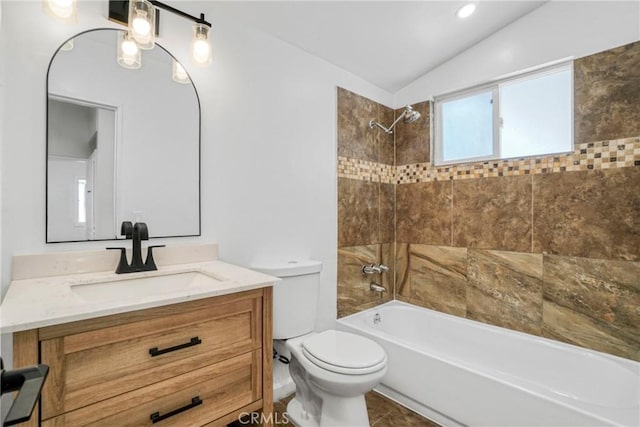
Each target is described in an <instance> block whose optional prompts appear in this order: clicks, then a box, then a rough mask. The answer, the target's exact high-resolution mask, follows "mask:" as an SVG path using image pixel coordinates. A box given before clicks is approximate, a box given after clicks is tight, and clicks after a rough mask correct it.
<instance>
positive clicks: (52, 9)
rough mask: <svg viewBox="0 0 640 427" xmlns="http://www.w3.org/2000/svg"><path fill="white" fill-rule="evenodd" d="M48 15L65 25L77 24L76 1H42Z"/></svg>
mask: <svg viewBox="0 0 640 427" xmlns="http://www.w3.org/2000/svg"><path fill="white" fill-rule="evenodd" d="M44 10H45V11H46V12H47V14H48V15H50V16H52V17H54V18H56V19H59V20H60V21H63V22H67V23H75V22H78V3H77V0H44Z"/></svg>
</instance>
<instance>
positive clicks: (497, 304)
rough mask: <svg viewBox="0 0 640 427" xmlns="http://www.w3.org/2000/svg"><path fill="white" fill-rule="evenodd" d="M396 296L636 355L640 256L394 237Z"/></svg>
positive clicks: (639, 346) (639, 340) (639, 329)
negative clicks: (441, 243)
mask: <svg viewBox="0 0 640 427" xmlns="http://www.w3.org/2000/svg"><path fill="white" fill-rule="evenodd" d="M396 263H397V271H396V274H397V275H396V280H397V282H396V283H397V293H396V297H397V298H398V299H400V300H402V301H406V302H409V303H412V304H416V305H419V306H422V307H426V308H430V309H433V310H438V311H441V312H444V313H448V314H453V315H456V316H461V317H466V318H468V319H473V320H477V321H480V322H484V323H489V324H492V325H496V326H501V327H504V328H509V329H513V330H516V331H520V332H526V333H529V334H533V335H538V336H543V337H547V338H551V339H554V340H558V341H563V342H567V343H570V344H574V345H579V346H582V347H587V348H591V349H594V350H598V351H603V352H606V353H610V354H615V355H617V356H621V357H626V358H629V359H633V360H639V361H640V310H638V308H639V307H640V262H633V261H612V260H602V259H592V258H578V257H565V256H557V255H542V254H535V253H523V252H508V251H496V250H484V249H467V248H455V247H451V246H430V245H422V244H398V255H397V260H396Z"/></svg>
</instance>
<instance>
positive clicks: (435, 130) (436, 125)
mask: <svg viewBox="0 0 640 427" xmlns="http://www.w3.org/2000/svg"><path fill="white" fill-rule="evenodd" d="M563 70H568V71H569V72H570V75H571V84H570V86H571V87H570V91H571V107H570V108H571V112H570V115H571V119H570V134H571V135H570V148H569V151H556V152H552V153H541V154H535V155H528V156H518V157H502V155H501V151H502V117H501V116H500V88H501V87H502V86H503V85H505V84H510V83H517V82H521V81H526V80H530V79H532V78H535V77H543V76H545V75H548V74H553V73H556V72H559V71H563ZM574 84H575V83H574V73H573V58H569V59H563V60H560V61H556V62H553V63H549V64H545V65H542V66H539V67H534V68H529V69H527V70H523V71H518V72H516V73H511V74H508V75H505V76H502V77H499V78H496V79H494V80H490V81H488V82H485V83H481V84H477V85H474V86H471V87H468V88H465V89H461V90H457V91H453V92H447V93H444V94H441V95H438V96H434V97H433V111H434V114H433V115H432V118H431V121H432V122H431V129H432V132H431V133H432V135H431V140H432V141H433V143H432V144H431V152H432V153H433V165H434V166H450V165H458V164H465V163H474V162H485V161H490V160H508V159H521V158H530V157H540V156H552V155H558V154H566V153H570V152H572V151H573V145H574V120H573V118H572V117H573V114H574V102H575V100H574V98H575V93H574ZM486 92H492V96H493V121H492V125H493V144H492V145H493V153H492V154H490V155H488V156H481V157H466V158H464V159H455V160H447V161H444V160H443V159H442V156H443V154H444V150H443V145H442V142H443V141H442V104H443V103H445V102H448V101H455V100H457V99H462V98H466V97H469V96H472V95H476V94H479V93H486Z"/></svg>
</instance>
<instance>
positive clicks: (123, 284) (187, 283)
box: [71, 271, 224, 302]
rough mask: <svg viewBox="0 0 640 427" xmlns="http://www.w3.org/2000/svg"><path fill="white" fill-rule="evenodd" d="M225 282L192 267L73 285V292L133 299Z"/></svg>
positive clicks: (97, 299) (88, 297)
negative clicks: (168, 272)
mask: <svg viewBox="0 0 640 427" xmlns="http://www.w3.org/2000/svg"><path fill="white" fill-rule="evenodd" d="M222 283H224V281H223V280H219V279H217V278H214V277H212V276H210V275H207V274H203V273H199V272H197V271H190V272H186V273H175V274H168V275H161V276H152V277H139V278H133V279H124V280H115V281H109V282H97V283H95V282H94V283H80V284H75V285H71V292H73V293H74V294H76V295H78V296H79V297H80V298H82V299H83V300H85V301H86V302H104V301H115V300H119V301H131V300H135V299H141V298H142V299H148V298H149V297H155V296H156V295H157V296H167V294H177V295H182V294H184V293H185V292H188V291H189V290H193V289H201V288H211V289H214V288H215V285H219V284H222Z"/></svg>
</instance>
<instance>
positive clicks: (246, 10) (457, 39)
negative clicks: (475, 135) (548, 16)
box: [213, 0, 545, 93]
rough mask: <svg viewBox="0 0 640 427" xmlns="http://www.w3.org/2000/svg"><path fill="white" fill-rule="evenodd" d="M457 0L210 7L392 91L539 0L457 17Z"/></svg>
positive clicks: (483, 5)
mask: <svg viewBox="0 0 640 427" xmlns="http://www.w3.org/2000/svg"><path fill="white" fill-rule="evenodd" d="M465 3H467V1H461V0H446V1H234V2H216V3H215V10H216V11H224V12H225V14H226V15H228V16H230V17H232V18H233V19H235V20H237V21H239V22H242V23H244V24H246V25H248V26H251V27H254V28H257V29H259V30H261V31H264V32H266V33H268V34H271V35H273V36H274V37H277V38H279V39H281V40H283V41H285V42H287V43H290V44H292V45H294V46H297V47H299V48H300V49H302V50H304V51H306V52H308V53H310V54H312V55H315V56H318V57H320V58H322V59H324V60H326V61H328V62H330V63H332V64H334V65H337V66H338V67H340V68H343V69H345V70H347V71H350V72H352V73H353V74H356V75H358V76H360V77H362V78H363V79H365V80H367V81H369V82H371V83H373V84H375V85H376V86H378V87H380V88H382V89H385V90H387V91H389V92H391V93H394V92H396V91H398V90H399V89H401V88H403V87H404V86H406V85H408V84H409V83H411V82H412V81H414V80H416V79H417V78H418V77H420V76H421V75H423V74H425V73H427V72H429V71H430V70H432V69H434V68H435V67H437V66H438V65H440V64H442V63H444V62H446V61H447V60H449V59H451V58H452V57H454V56H456V55H457V54H459V53H461V52H463V51H464V50H466V49H468V48H470V47H471V46H473V45H475V44H476V43H478V42H480V41H482V40H483V39H485V38H487V37H488V36H490V35H491V34H493V33H495V32H496V31H498V30H500V29H501V28H503V27H505V26H506V25H509V24H510V23H512V22H514V21H515V20H517V19H519V18H520V17H522V16H524V15H526V14H527V13H529V12H531V11H532V10H534V9H536V8H537V7H539V6H541V5H542V4H543V3H545V2H544V1H526V0H512V1H504V0H503V1H489V0H481V1H479V2H478V7H477V9H476V12H475V13H474V14H473V15H471V16H470V17H469V18H466V19H459V18H457V17H456V16H455V12H456V10H457V9H458V8H459V7H460V6H462V5H463V4H465ZM213 13H215V11H214V12H213Z"/></svg>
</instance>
